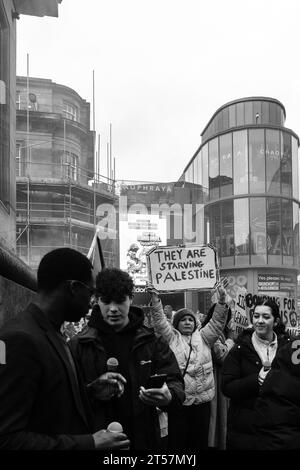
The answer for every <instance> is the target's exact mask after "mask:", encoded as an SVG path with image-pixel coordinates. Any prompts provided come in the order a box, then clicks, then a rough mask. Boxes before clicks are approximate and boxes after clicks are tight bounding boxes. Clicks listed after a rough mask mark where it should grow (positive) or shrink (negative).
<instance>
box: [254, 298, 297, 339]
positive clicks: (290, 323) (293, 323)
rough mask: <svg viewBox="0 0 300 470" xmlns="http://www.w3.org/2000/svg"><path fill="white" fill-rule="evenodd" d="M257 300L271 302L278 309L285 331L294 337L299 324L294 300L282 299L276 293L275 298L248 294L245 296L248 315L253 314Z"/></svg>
mask: <svg viewBox="0 0 300 470" xmlns="http://www.w3.org/2000/svg"><path fill="white" fill-rule="evenodd" d="M258 299H270V300H273V301H274V302H275V303H276V304H277V305H278V307H279V312H280V317H281V321H282V323H283V324H284V325H285V329H286V331H287V332H288V333H289V334H290V335H291V336H295V335H296V334H297V333H298V330H299V322H298V315H297V308H296V305H297V303H296V300H295V299H294V298H292V297H284V296H282V295H280V293H278V295H276V296H269V295H256V294H251V293H248V294H247V295H246V298H245V300H246V307H247V308H248V309H249V315H251V314H252V313H253V310H254V306H255V304H256V302H257V300H258Z"/></svg>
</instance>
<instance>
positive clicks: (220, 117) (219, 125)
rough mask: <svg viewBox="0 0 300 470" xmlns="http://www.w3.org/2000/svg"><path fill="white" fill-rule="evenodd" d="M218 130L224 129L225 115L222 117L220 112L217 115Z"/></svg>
mask: <svg viewBox="0 0 300 470" xmlns="http://www.w3.org/2000/svg"><path fill="white" fill-rule="evenodd" d="M215 119H216V131H217V132H221V130H222V129H223V117H222V113H219V114H218V115H217V116H216V118H215Z"/></svg>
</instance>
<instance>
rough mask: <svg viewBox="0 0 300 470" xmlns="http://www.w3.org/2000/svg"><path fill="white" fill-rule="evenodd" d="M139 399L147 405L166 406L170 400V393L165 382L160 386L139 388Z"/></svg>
mask: <svg viewBox="0 0 300 470" xmlns="http://www.w3.org/2000/svg"><path fill="white" fill-rule="evenodd" d="M139 398H140V400H141V401H142V402H143V403H145V405H149V406H157V407H160V406H166V405H168V404H169V403H170V401H171V400H172V395H171V392H170V390H169V389H168V386H167V384H166V383H164V384H163V386H162V387H161V388H148V389H145V388H144V387H141V388H140V394H139Z"/></svg>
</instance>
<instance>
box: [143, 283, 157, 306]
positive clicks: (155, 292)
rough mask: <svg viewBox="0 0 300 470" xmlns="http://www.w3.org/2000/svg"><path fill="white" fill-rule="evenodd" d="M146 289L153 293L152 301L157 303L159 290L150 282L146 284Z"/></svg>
mask: <svg viewBox="0 0 300 470" xmlns="http://www.w3.org/2000/svg"><path fill="white" fill-rule="evenodd" d="M146 290H147V292H148V293H149V294H150V295H151V303H152V304H155V303H157V302H158V301H159V292H158V290H157V289H155V287H153V285H152V284H151V283H150V282H147V284H146Z"/></svg>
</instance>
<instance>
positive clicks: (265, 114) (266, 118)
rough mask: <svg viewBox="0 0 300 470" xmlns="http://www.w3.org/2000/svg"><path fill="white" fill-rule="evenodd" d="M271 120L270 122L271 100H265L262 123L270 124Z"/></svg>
mask: <svg viewBox="0 0 300 470" xmlns="http://www.w3.org/2000/svg"><path fill="white" fill-rule="evenodd" d="M269 122H270V103H269V101H263V102H262V117H261V123H262V124H269Z"/></svg>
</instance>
